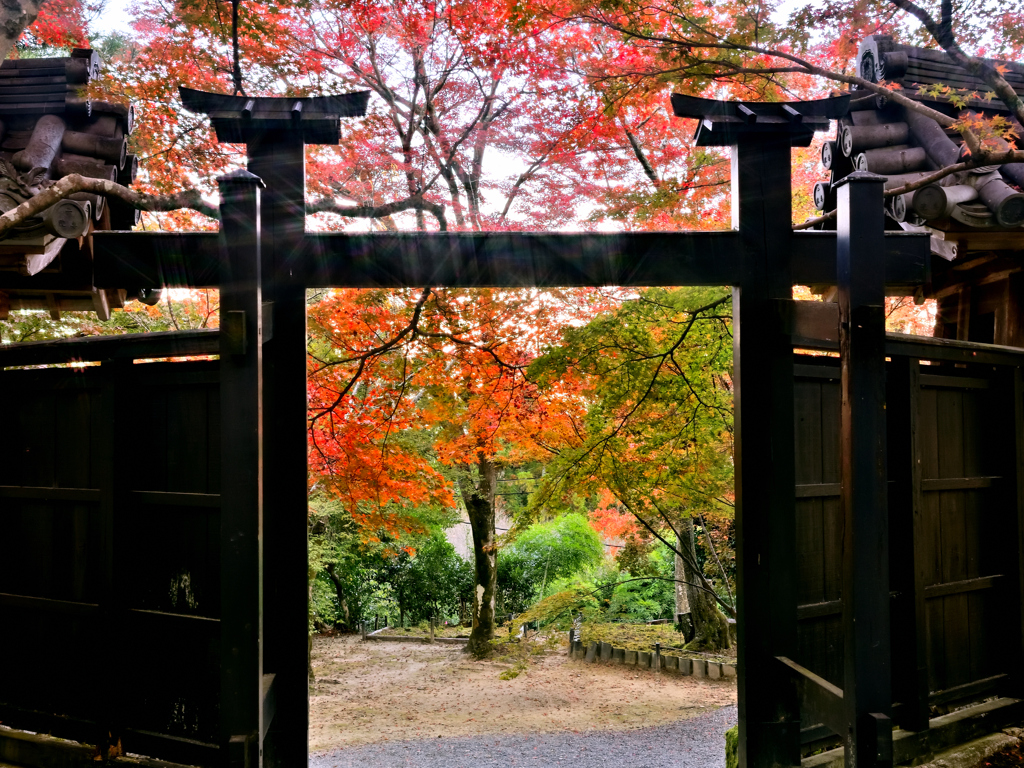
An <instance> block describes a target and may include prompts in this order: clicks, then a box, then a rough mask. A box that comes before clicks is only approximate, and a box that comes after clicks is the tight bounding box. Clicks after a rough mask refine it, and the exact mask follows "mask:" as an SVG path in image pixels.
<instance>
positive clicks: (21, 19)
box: [0, 0, 42, 61]
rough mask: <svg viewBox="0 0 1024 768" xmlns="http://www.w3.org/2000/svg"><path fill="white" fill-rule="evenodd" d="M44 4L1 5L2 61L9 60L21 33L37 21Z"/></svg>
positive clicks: (18, 1) (10, 0)
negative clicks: (8, 57) (8, 56)
mask: <svg viewBox="0 0 1024 768" xmlns="http://www.w3.org/2000/svg"><path fill="white" fill-rule="evenodd" d="M41 5H42V2H39V1H38V0H4V2H3V4H2V5H0V61H3V60H4V59H6V58H7V54H9V53H10V52H11V49H12V48H13V47H14V44H15V43H16V42H18V38H19V37H21V33H22V32H24V31H25V29H26V28H27V27H28V26H29V25H30V24H32V22H33V21H35V20H36V16H38V15H39V7H40V6H41Z"/></svg>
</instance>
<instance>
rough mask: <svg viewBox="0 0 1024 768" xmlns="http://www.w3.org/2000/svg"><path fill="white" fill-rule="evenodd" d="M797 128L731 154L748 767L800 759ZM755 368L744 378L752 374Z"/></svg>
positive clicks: (744, 760) (742, 680)
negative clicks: (786, 319)
mask: <svg viewBox="0 0 1024 768" xmlns="http://www.w3.org/2000/svg"><path fill="white" fill-rule="evenodd" d="M791 143H792V138H791V136H790V135H789V134H788V133H785V132H780V133H778V134H765V133H759V134H756V135H750V136H742V135H741V136H740V137H739V141H738V144H737V145H735V146H734V147H733V152H732V174H733V175H732V187H733V227H734V228H735V229H738V230H739V232H740V238H741V241H742V249H743V251H742V268H741V274H740V279H739V285H738V287H737V288H736V289H735V290H734V293H733V316H734V318H735V322H734V323H733V348H734V353H733V360H734V363H733V364H734V377H735V392H734V403H735V409H736V411H735V419H736V581H737V584H736V593H737V601H738V602H737V608H738V616H739V621H738V627H737V630H738V636H739V638H738V639H739V648H738V663H739V671H740V674H739V678H738V685H739V690H738V694H739V764H740V766H741V767H744V766H746V767H749V768H754V766H757V767H759V768H760V767H761V766H765V767H766V768H767V767H768V766H783V765H786V766H789V765H798V764H799V763H800V712H799V705H798V701H797V695H796V688H795V684H794V683H793V681H792V677H791V675H790V674H789V672H788V670H786V669H785V668H784V667H783V666H782V664H779V663H778V662H777V661H776V658H777V657H780V656H782V657H793V656H795V655H796V654H795V646H796V528H795V499H794V493H795V489H794V485H795V468H794V452H793V349H792V345H791V343H790V339H789V336H788V335H787V334H786V332H785V329H784V328H783V326H782V322H781V317H782V316H783V305H784V304H785V303H786V302H789V301H791V300H792V290H793V289H792V280H791V269H790V258H789V254H790V248H789V245H790V240H791V238H792V235H791V229H792V224H791V219H792V211H791V205H792V204H791V197H790V195H791V192H790V166H791V158H790V146H791ZM744 374H746V375H744Z"/></svg>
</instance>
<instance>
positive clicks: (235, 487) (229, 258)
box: [219, 170, 263, 768]
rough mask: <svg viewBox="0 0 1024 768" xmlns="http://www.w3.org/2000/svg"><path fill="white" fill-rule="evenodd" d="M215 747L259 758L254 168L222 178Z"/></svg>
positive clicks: (258, 325)
mask: <svg viewBox="0 0 1024 768" xmlns="http://www.w3.org/2000/svg"><path fill="white" fill-rule="evenodd" d="M219 181H220V196H221V204H220V213H221V228H220V236H221V250H222V256H223V260H222V263H221V278H220V327H221V348H220V393H221V394H220V403H221V405H220V407H221V446H222V449H221V451H222V457H221V499H222V504H221V553H220V558H221V563H220V568H221V573H220V579H221V624H220V626H221V680H220V726H221V747H222V749H224V750H225V752H226V761H225V763H226V764H227V765H230V766H231V768H256V767H257V766H259V765H260V737H261V735H262V719H263V714H262V709H263V707H262V689H263V645H262V635H263V605H262V597H263V594H262V592H263V382H262V376H263V372H262V361H263V349H262V319H261V314H262V313H261V295H260V290H261V286H260V283H261V280H260V272H261V264H260V189H259V188H260V186H261V185H262V182H261V181H260V179H259V177H257V176H254V175H253V174H251V173H249V172H248V171H242V170H239V171H234V172H233V173H230V174H228V175H227V176H222V177H221V178H220V180H219Z"/></svg>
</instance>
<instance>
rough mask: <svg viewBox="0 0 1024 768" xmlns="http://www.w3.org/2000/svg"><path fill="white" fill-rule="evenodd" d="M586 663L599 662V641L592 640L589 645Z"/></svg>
mask: <svg viewBox="0 0 1024 768" xmlns="http://www.w3.org/2000/svg"><path fill="white" fill-rule="evenodd" d="M585 661H589V662H591V663H593V662H595V661H597V641H596V640H591V641H590V642H589V643H588V644H587V657H586V659H585Z"/></svg>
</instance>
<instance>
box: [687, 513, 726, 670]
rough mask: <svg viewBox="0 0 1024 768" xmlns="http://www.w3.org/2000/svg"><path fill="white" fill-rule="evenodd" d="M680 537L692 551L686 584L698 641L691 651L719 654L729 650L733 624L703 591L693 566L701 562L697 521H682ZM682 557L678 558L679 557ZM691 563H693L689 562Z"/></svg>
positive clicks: (691, 644) (693, 642)
mask: <svg viewBox="0 0 1024 768" xmlns="http://www.w3.org/2000/svg"><path fill="white" fill-rule="evenodd" d="M679 538H680V539H682V542H681V543H682V544H683V546H685V547H686V550H683V551H684V552H685V551H688V554H689V557H688V558H685V559H684V558H680V559H682V560H683V572H684V574H685V575H684V576H683V578H684V579H685V581H686V582H687V583H686V592H687V598H688V601H689V603H690V616H691V617H692V618H693V628H694V632H695V634H694V638H693V640H691V641H690V642H689V643H687V644H686V648H687V650H691V651H718V650H722V649H723V648H728V647H729V623H728V622H727V621H726V619H725V615H724V614H723V613H722V612H721V611H720V610H718V605H717V604H716V603H715V599H714V598H713V597H712V596H711V595H709V594H708V593H707V592H705V591H704V590H703V589H701V588H700V587H699V586H698V585H699V584H700V580H699V578H698V576H697V574H696V573H695V572H694V570H693V569H692V568H691V567H690V563H693V564H694V565H696V563H697V548H696V545H695V542H694V536H693V518H691V517H685V518H683V519H682V520H680V521H679ZM677 557H678V555H677ZM687 560H688V561H689V562H687Z"/></svg>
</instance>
